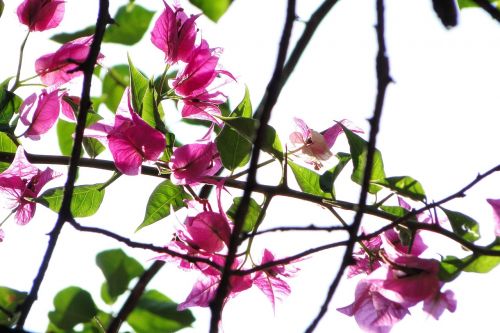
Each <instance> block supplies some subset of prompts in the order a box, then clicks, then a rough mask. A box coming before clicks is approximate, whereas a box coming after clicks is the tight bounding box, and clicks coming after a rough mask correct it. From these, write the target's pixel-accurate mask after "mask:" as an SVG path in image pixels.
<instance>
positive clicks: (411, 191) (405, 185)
mask: <svg viewBox="0 0 500 333" xmlns="http://www.w3.org/2000/svg"><path fill="white" fill-rule="evenodd" d="M375 183H376V184H379V185H382V186H384V187H388V188H390V189H391V190H393V191H395V192H396V193H398V194H400V195H402V196H405V197H408V198H411V199H413V200H420V201H422V200H424V199H425V191H424V188H423V187H422V185H421V184H420V183H419V182H418V181H417V180H415V179H413V178H411V177H408V176H400V177H389V178H385V179H381V180H377V181H375Z"/></svg>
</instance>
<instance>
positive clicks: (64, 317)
mask: <svg viewBox="0 0 500 333" xmlns="http://www.w3.org/2000/svg"><path fill="white" fill-rule="evenodd" d="M54 308H55V310H54V311H51V312H50V313H49V319H50V321H51V322H52V323H53V324H54V325H55V326H57V327H59V328H61V329H64V330H69V329H72V328H73V327H74V326H75V325H76V324H79V323H86V322H89V321H90V320H92V318H93V317H94V316H95V315H96V314H97V307H96V306H95V303H94V301H93V300H92V296H90V294H89V293H88V292H87V291H85V290H83V289H81V288H78V287H68V288H66V289H63V290H61V291H60V292H59V293H57V295H56V297H54Z"/></svg>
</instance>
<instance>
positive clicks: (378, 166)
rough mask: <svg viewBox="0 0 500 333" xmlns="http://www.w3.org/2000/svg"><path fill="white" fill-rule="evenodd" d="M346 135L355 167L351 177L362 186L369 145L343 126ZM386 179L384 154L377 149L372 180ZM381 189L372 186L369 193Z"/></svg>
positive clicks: (374, 156)
mask: <svg viewBox="0 0 500 333" xmlns="http://www.w3.org/2000/svg"><path fill="white" fill-rule="evenodd" d="M342 128H343V129H344V133H345V135H346V136H347V141H348V142H349V148H350V150H351V156H352V163H353V165H354V170H353V172H352V175H351V179H352V180H353V181H354V182H355V183H356V184H359V185H361V184H362V183H363V175H364V172H365V165H366V157H367V153H368V143H367V142H366V141H365V140H364V139H363V138H361V137H360V136H359V135H357V134H356V133H354V132H352V131H351V130H349V129H348V128H347V127H345V126H343V125H342ZM384 178H385V171H384V162H383V161H382V154H381V153H380V151H379V150H378V149H375V153H374V155H373V168H372V173H371V177H370V180H371V181H376V180H381V179H384ZM380 189H381V187H380V186H378V185H374V184H373V183H372V184H370V186H369V187H368V191H369V192H370V193H377V192H378V191H379V190H380Z"/></svg>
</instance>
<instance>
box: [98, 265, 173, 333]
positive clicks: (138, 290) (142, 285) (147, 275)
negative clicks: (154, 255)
mask: <svg viewBox="0 0 500 333" xmlns="http://www.w3.org/2000/svg"><path fill="white" fill-rule="evenodd" d="M163 265H165V262H164V261H161V260H156V261H155V262H154V263H153V264H152V265H151V266H150V267H149V268H148V269H147V270H146V271H144V273H143V274H142V275H141V277H140V278H139V281H137V283H136V284H135V286H134V288H133V289H132V290H131V291H130V294H129V296H128V298H127V300H126V301H125V303H124V304H123V306H122V307H121V309H120V311H119V312H118V314H117V315H116V317H115V318H114V319H113V321H112V322H111V324H109V326H108V328H107V330H106V333H118V331H119V330H120V326H121V325H122V323H123V322H124V321H125V320H126V319H127V317H128V315H129V314H130V313H131V312H132V311H133V310H134V308H135V307H136V306H137V302H139V299H140V298H141V296H142V294H143V293H144V290H145V289H146V286H147V285H148V284H149V282H150V281H151V279H153V277H154V276H155V275H156V273H158V272H159V271H160V269H161V268H162V267H163Z"/></svg>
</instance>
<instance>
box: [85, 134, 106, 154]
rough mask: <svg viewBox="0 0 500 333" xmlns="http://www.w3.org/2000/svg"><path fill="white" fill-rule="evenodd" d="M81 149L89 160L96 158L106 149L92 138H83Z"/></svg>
mask: <svg viewBox="0 0 500 333" xmlns="http://www.w3.org/2000/svg"><path fill="white" fill-rule="evenodd" d="M82 143H83V148H84V149H85V152H86V153H87V154H88V155H89V157H90V158H96V157H97V156H98V155H99V154H100V153H102V152H103V151H105V150H106V147H105V146H104V145H103V144H102V143H100V142H99V140H97V139H94V138H83V142H82Z"/></svg>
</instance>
